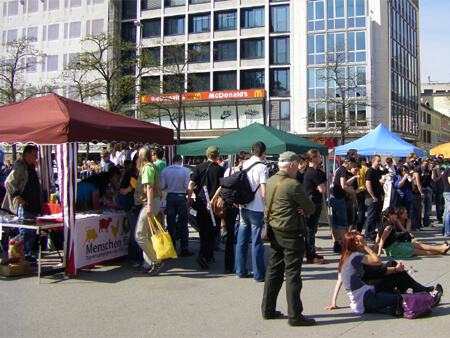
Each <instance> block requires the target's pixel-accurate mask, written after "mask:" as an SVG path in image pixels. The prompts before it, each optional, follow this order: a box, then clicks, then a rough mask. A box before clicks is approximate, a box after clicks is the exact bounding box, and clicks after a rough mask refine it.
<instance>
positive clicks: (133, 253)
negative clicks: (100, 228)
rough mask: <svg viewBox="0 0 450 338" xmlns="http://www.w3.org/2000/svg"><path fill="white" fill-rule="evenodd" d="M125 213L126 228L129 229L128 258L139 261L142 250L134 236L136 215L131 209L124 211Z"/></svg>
mask: <svg viewBox="0 0 450 338" xmlns="http://www.w3.org/2000/svg"><path fill="white" fill-rule="evenodd" d="M125 215H126V216H127V221H128V228H129V230H130V240H129V241H128V260H129V261H137V262H139V261H140V260H141V259H142V250H141V248H140V247H139V245H138V244H137V243H136V238H135V237H134V233H135V232H136V223H137V218H138V215H135V214H133V213H132V212H131V211H125Z"/></svg>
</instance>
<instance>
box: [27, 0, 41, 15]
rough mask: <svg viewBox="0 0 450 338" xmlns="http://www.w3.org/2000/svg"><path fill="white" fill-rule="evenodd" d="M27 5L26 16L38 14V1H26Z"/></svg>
mask: <svg viewBox="0 0 450 338" xmlns="http://www.w3.org/2000/svg"><path fill="white" fill-rule="evenodd" d="M27 4H28V14H31V13H37V12H38V10H39V5H38V0H28V3H27ZM24 10H25V8H24Z"/></svg>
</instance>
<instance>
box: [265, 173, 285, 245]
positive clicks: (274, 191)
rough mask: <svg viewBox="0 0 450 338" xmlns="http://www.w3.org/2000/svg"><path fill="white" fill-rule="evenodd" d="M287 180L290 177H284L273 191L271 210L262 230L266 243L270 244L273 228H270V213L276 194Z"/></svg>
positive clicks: (268, 211) (270, 210) (270, 209)
mask: <svg viewBox="0 0 450 338" xmlns="http://www.w3.org/2000/svg"><path fill="white" fill-rule="evenodd" d="M286 178H289V177H287V176H286V177H283V178H282V179H281V180H279V181H278V183H277V185H276V187H275V189H273V194H272V199H271V200H270V204H269V209H268V210H267V216H266V218H265V219H264V220H263V225H262V228H261V240H262V241H263V242H264V243H269V242H270V231H271V227H270V224H269V221H270V213H271V212H272V204H273V199H274V197H275V193H276V192H277V189H278V187H279V186H280V184H281V182H283V181H284V180H285V179H286Z"/></svg>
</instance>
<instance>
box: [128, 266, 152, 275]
mask: <svg viewBox="0 0 450 338" xmlns="http://www.w3.org/2000/svg"><path fill="white" fill-rule="evenodd" d="M151 270H152V267H151V266H148V267H147V266H143V265H142V266H139V267H137V268H136V269H134V270H133V272H134V273H149V272H150V271H151Z"/></svg>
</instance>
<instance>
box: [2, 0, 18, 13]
mask: <svg viewBox="0 0 450 338" xmlns="http://www.w3.org/2000/svg"><path fill="white" fill-rule="evenodd" d="M5 3H6V1H5ZM18 14H19V1H17V0H16V1H9V2H8V16H12V15H18Z"/></svg>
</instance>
